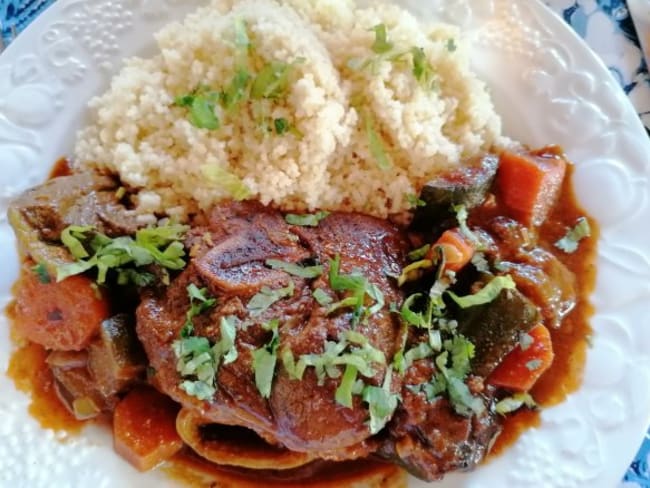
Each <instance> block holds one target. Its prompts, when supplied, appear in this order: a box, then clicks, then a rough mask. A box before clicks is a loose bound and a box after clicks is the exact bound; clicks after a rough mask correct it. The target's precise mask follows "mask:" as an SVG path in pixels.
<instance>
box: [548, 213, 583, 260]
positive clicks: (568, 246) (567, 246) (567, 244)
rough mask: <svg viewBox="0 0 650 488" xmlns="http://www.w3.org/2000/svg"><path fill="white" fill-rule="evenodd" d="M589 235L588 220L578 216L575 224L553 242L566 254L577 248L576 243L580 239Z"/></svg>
mask: <svg viewBox="0 0 650 488" xmlns="http://www.w3.org/2000/svg"><path fill="white" fill-rule="evenodd" d="M590 236H591V228H590V227H589V221H588V220H587V219H586V218H585V217H580V218H579V219H578V220H577V222H576V225H575V226H574V227H573V228H572V229H570V230H569V231H568V232H567V234H566V235H565V236H564V237H563V238H562V239H560V240H559V241H557V242H556V243H555V247H557V248H558V249H560V250H561V251H564V252H566V253H568V254H571V253H574V252H576V251H577V250H578V244H579V243H580V241H581V240H582V239H585V238H587V237H590Z"/></svg>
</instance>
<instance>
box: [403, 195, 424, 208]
mask: <svg viewBox="0 0 650 488" xmlns="http://www.w3.org/2000/svg"><path fill="white" fill-rule="evenodd" d="M406 201H407V202H408V204H409V205H410V206H411V207H412V208H417V207H426V205H427V202H425V201H424V200H422V199H421V198H420V197H418V196H417V195H416V194H415V193H407V194H406Z"/></svg>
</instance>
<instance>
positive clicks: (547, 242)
mask: <svg viewBox="0 0 650 488" xmlns="http://www.w3.org/2000/svg"><path fill="white" fill-rule="evenodd" d="M70 172H71V169H70V166H69V164H68V162H67V160H65V159H61V160H59V161H58V162H57V163H56V165H55V166H54V168H53V170H52V172H51V174H50V177H51V178H53V177H56V176H63V175H67V174H70ZM572 173H573V167H572V166H569V167H568V175H567V178H566V179H565V182H564V188H563V191H562V194H561V197H560V201H559V202H558V204H557V206H556V209H555V210H554V212H553V214H552V215H551V217H550V218H549V219H548V221H547V222H546V223H545V224H544V226H543V227H542V228H541V229H540V241H541V243H542V245H543V246H544V247H545V248H546V249H548V250H553V249H554V246H553V243H554V242H556V241H557V240H558V239H560V238H561V237H562V236H564V234H565V233H566V229H567V228H570V227H572V226H573V225H574V224H575V221H576V220H577V219H578V218H579V217H581V216H584V215H586V213H585V211H584V210H583V209H582V208H581V207H580V205H579V204H578V202H577V200H576V197H575V193H574V191H573V187H572ZM589 223H590V226H591V235H592V237H591V239H588V240H585V241H584V242H582V243H581V245H580V247H579V249H578V251H576V252H575V253H574V254H565V253H562V252H558V253H557V254H556V255H557V256H558V257H559V258H560V260H561V261H562V262H563V263H564V264H565V265H566V266H567V267H568V268H569V269H570V270H571V271H572V272H573V273H574V274H575V275H576V278H577V286H578V302H577V305H576V307H575V308H574V310H573V311H572V312H571V313H570V314H569V315H568V316H567V317H566V318H565V319H564V321H563V322H562V326H561V327H560V328H558V329H551V335H552V338H553V348H554V352H555V359H554V361H553V364H552V366H551V368H550V369H549V370H548V371H547V372H546V373H545V374H544V375H543V376H542V377H541V379H540V380H539V381H538V382H537V384H536V385H535V387H534V388H533V390H532V392H531V393H532V395H533V397H534V398H535V400H536V401H537V402H538V403H539V404H540V405H542V406H551V405H556V404H558V403H561V402H562V401H563V400H564V399H565V398H566V397H567V395H568V394H570V393H572V392H574V391H575V390H577V389H578V387H579V386H580V384H581V382H582V374H583V368H584V363H585V356H586V351H587V347H588V345H589V338H590V335H591V327H590V325H589V319H590V318H591V316H592V315H593V313H594V308H593V306H592V305H591V303H590V302H589V296H590V294H591V292H592V291H593V288H594V285H595V278H596V268H595V258H596V250H597V242H598V234H599V232H598V228H597V225H596V223H595V221H594V220H593V219H590V222H589ZM6 313H7V316H8V317H9V319H10V321H13V320H15V314H14V311H13V306H12V304H10V305H9V306H8V307H7V309H6ZM12 336H14V340H15V342H18V343H20V340H19V339H20V338H17V337H15V334H13V335H12ZM46 356H47V353H46V351H45V349H44V348H43V347H41V346H39V345H36V344H24V345H22V346H21V347H19V348H18V349H17V350H16V351H15V352H14V353H13V355H12V358H11V361H10V364H9V368H8V370H7V375H8V376H9V377H10V378H11V379H12V380H13V381H14V383H15V385H16V387H17V388H18V389H19V390H21V391H24V392H26V393H28V394H29V395H30V396H31V403H30V407H29V412H30V414H31V415H32V416H33V417H34V418H35V419H36V420H37V421H38V422H39V423H40V424H41V426H42V427H44V428H49V429H54V430H58V431H65V432H68V433H77V432H79V431H80V430H81V429H82V427H83V425H84V424H85V422H81V421H78V420H76V419H75V418H74V417H73V416H72V415H71V414H70V413H69V412H68V411H67V410H66V409H65V407H64V406H63V405H62V404H61V402H60V401H59V400H58V398H57V396H56V393H55V391H54V386H53V384H54V379H53V376H52V374H51V372H50V370H49V368H47V367H46V364H45V358H46ZM100 422H101V420H100ZM540 423H541V420H540V415H539V413H538V412H536V411H530V410H522V411H519V412H516V413H515V414H513V415H510V416H509V417H508V418H507V419H506V420H505V422H504V425H503V430H502V432H501V434H500V435H499V437H498V438H497V440H496V442H495V444H494V446H493V448H492V450H491V452H490V456H489V458H488V460H489V459H490V458H492V457H494V456H497V455H499V454H501V453H503V452H504V451H505V450H506V449H507V448H508V447H509V446H510V445H511V444H512V443H514V442H515V441H516V440H517V438H518V437H519V436H520V435H521V434H522V433H523V432H524V431H526V430H527V429H529V428H531V427H538V426H539V425H540ZM331 466H332V463H318V464H317V463H311V464H310V465H308V466H307V467H306V468H300V469H302V470H304V469H309V470H312V472H311V473H305V472H300V471H298V472H296V473H294V474H293V476H294V478H293V480H291V479H288V478H286V477H282V476H280V477H278V475H277V472H276V473H275V475H274V476H275V477H274V476H271V475H270V473H267V474H268V475H269V476H263V478H262V479H263V480H264V481H263V483H264V485H265V486H286V487H292V486H309V487H314V488H315V487H318V488H325V487H334V486H342V485H343V484H354V483H355V482H359V481H360V480H366V481H367V480H369V479H370V477H372V479H373V480H375V479H376V480H377V482H378V483H380V484H377V485H373V486H391V487H399V486H405V484H406V477H405V475H404V473H403V471H402V470H401V469H400V468H398V467H396V466H394V465H390V464H386V463H383V462H380V461H372V460H364V461H356V462H344V463H336V469H328V468H330V467H331ZM162 469H163V470H164V471H165V472H167V473H168V474H169V475H170V476H171V477H172V478H175V479H177V480H179V481H183V482H184V483H185V484H187V485H189V486H215V485H214V483H215V482H216V483H217V485H218V486H219V487H222V488H227V487H235V486H236V487H254V486H259V484H260V479H261V478H260V473H259V472H256V473H254V474H251V473H247V472H246V471H237V470H230V469H227V468H224V467H219V466H215V465H214V464H211V463H208V462H206V461H204V460H202V459H201V458H199V457H197V456H195V455H193V454H192V453H191V452H188V451H187V450H184V451H182V452H181V453H180V454H178V455H177V456H175V457H174V459H173V460H172V461H171V462H168V463H166V465H165V466H164V467H163V468H162ZM309 474H311V476H308V475H309ZM305 477H308V478H309V482H308V483H305Z"/></svg>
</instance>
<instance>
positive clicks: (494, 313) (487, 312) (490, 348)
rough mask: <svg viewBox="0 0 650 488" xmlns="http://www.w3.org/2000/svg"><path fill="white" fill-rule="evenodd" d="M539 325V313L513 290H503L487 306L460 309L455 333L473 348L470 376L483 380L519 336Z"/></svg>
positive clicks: (528, 301) (513, 346)
mask: <svg viewBox="0 0 650 488" xmlns="http://www.w3.org/2000/svg"><path fill="white" fill-rule="evenodd" d="M537 323H539V311H538V310H537V307H535V305H533V303H532V302H531V301H530V300H528V299H527V298H526V297H525V296H523V295H522V294H521V293H519V292H518V291H517V290H516V289H504V290H502V291H501V293H499V296H497V298H496V299H495V300H493V301H491V302H490V303H485V304H483V305H477V306H475V307H469V308H465V309H461V310H460V311H459V314H458V330H459V332H460V333H461V334H463V335H464V336H465V337H467V338H468V339H469V340H470V341H471V342H472V343H473V344H474V346H475V348H476V350H475V355H474V358H473V360H472V372H473V373H474V374H476V375H479V376H482V377H487V376H488V375H489V374H490V373H491V372H492V371H493V370H494V369H495V368H496V367H497V365H498V364H500V363H501V361H502V360H503V358H504V357H505V356H506V355H508V354H509V353H510V351H512V350H513V349H514V348H515V347H516V346H517V344H519V338H520V333H522V332H528V331H529V330H530V329H532V328H533V327H534V326H535V325H536V324H537Z"/></svg>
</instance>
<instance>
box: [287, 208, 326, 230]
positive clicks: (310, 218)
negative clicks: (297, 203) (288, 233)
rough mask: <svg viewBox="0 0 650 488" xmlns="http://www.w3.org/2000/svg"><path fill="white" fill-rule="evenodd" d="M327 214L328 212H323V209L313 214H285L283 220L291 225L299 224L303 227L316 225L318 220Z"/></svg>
mask: <svg viewBox="0 0 650 488" xmlns="http://www.w3.org/2000/svg"><path fill="white" fill-rule="evenodd" d="M329 214H330V213H329V212H325V211H321V212H316V213H315V214H304V215H297V214H287V215H285V217H284V220H286V222H287V224H291V225H299V226H303V227H317V226H318V224H319V223H320V221H321V220H323V219H324V218H325V217H327V216H328V215H329Z"/></svg>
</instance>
